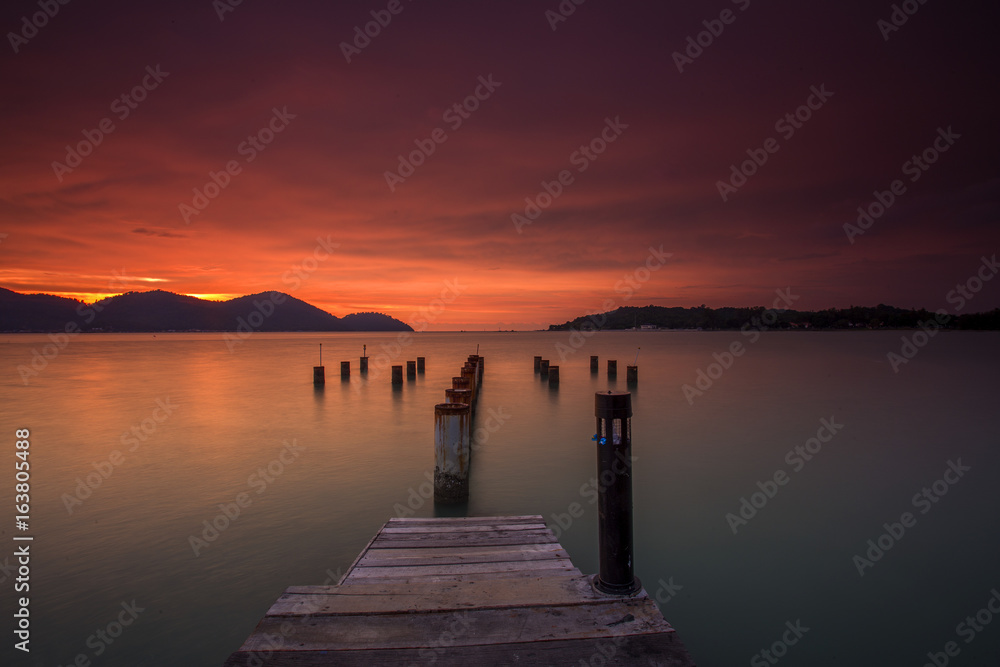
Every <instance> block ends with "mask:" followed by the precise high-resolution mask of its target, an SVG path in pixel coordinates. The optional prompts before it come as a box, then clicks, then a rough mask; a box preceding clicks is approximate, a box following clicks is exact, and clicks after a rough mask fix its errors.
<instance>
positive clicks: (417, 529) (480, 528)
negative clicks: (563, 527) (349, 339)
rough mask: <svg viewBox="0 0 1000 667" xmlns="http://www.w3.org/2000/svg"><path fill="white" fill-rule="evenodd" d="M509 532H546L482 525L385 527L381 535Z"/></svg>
mask: <svg viewBox="0 0 1000 667" xmlns="http://www.w3.org/2000/svg"><path fill="white" fill-rule="evenodd" d="M510 530H548V528H547V527H546V525H545V524H544V523H483V524H477V525H474V526H447V525H445V526H435V525H420V526H398V527H390V526H387V527H385V528H383V529H382V531H381V532H382V535H406V534H410V533H495V532H497V531H510Z"/></svg>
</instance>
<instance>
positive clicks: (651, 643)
mask: <svg viewBox="0 0 1000 667" xmlns="http://www.w3.org/2000/svg"><path fill="white" fill-rule="evenodd" d="M443 641H444V638H443V639H442V642H443ZM331 664H336V665H340V666H341V667H369V666H370V665H385V666H387V667H412V666H413V665H430V664H433V665H434V666H435V667H452V666H461V667H466V666H467V665H475V666H476V667H507V666H508V665H514V664H516V665H520V666H521V667H549V666H550V665H622V666H623V667H694V662H693V661H692V660H691V656H690V655H688V653H687V650H685V648H684V645H683V644H682V643H681V641H680V639H679V638H678V637H677V635H676V634H675V633H672V632H671V633H665V634H643V635H624V636H618V637H613V638H610V639H571V640H555V641H546V642H534V643H528V642H519V643H507V644H492V645H487V646H452V647H445V646H443V645H441V643H439V644H438V645H437V646H433V647H428V648H419V649H418V648H410V649H387V650H368V651H340V652H337V653H336V654H335V655H331V654H330V653H327V652H324V651H274V652H271V653H250V652H237V653H234V654H233V655H232V656H231V657H230V658H229V660H228V661H227V662H226V664H225V665H224V667H246V666H247V665H259V667H327V666H328V665H331Z"/></svg>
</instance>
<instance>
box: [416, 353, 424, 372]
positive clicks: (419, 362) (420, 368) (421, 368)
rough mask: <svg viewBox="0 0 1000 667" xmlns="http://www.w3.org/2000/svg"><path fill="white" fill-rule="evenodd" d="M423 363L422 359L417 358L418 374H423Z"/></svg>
mask: <svg viewBox="0 0 1000 667" xmlns="http://www.w3.org/2000/svg"><path fill="white" fill-rule="evenodd" d="M424 361H425V359H424V357H417V372H418V373H423V372H424Z"/></svg>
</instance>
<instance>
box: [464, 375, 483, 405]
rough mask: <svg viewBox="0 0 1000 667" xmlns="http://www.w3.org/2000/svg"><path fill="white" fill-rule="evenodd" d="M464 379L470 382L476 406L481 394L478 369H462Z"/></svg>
mask: <svg viewBox="0 0 1000 667" xmlns="http://www.w3.org/2000/svg"><path fill="white" fill-rule="evenodd" d="M462 377H464V378H466V379H467V380H468V381H469V389H470V390H471V391H472V404H473V405H475V403H476V399H477V398H479V392H478V391H477V384H478V383H477V382H476V369H475V368H470V367H469V366H466V367H465V368H463V369H462Z"/></svg>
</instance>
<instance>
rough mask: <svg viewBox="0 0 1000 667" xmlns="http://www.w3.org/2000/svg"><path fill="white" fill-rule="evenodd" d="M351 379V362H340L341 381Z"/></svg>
mask: <svg viewBox="0 0 1000 667" xmlns="http://www.w3.org/2000/svg"><path fill="white" fill-rule="evenodd" d="M350 377H351V362H349V361H341V362H340V379H342V380H343V379H345V378H350Z"/></svg>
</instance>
